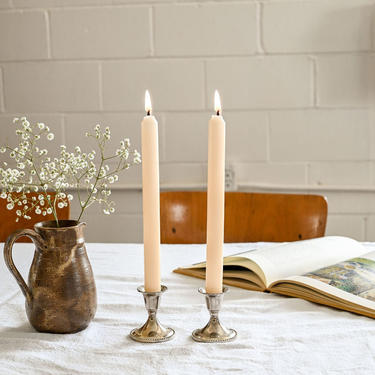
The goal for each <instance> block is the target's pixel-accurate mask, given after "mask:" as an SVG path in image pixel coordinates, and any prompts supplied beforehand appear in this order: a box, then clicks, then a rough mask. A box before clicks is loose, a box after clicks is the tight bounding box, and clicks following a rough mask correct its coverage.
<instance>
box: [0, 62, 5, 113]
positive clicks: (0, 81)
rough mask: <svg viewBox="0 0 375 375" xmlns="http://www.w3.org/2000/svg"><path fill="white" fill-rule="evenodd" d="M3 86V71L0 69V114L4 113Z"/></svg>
mask: <svg viewBox="0 0 375 375" xmlns="http://www.w3.org/2000/svg"><path fill="white" fill-rule="evenodd" d="M3 93H4V84H3V70H2V69H1V68H0V112H4V109H5V108H4V95H3Z"/></svg>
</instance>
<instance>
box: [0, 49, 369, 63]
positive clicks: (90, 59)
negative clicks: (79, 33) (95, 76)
mask: <svg viewBox="0 0 375 375" xmlns="http://www.w3.org/2000/svg"><path fill="white" fill-rule="evenodd" d="M311 53H314V56H315V57H323V56H342V57H346V56H348V55H350V56H368V57H372V56H375V53H374V51H362V52H358V51H357V52H356V51H342V52H311V51H310V52H290V53H270V52H265V53H264V54H260V53H259V52H254V53H244V54H231V55H228V54H226V55H196V56H192V55H165V56H160V55H158V56H124V57H113V56H112V57H105V56H103V57H68V58H51V59H49V60H47V59H45V58H44V59H40V58H35V59H20V60H0V63H5V64H22V63H35V62H40V63H42V62H50V63H53V62H66V63H88V62H98V61H102V62H113V63H121V62H128V61H147V60H151V61H164V60H165V61H179V60H185V61H186V60H188V61H197V60H198V61H199V60H201V59H205V60H207V61H211V60H218V61H220V60H232V59H259V58H267V57H306V58H308V57H310V56H311Z"/></svg>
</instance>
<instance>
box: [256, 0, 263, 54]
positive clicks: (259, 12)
mask: <svg viewBox="0 0 375 375" xmlns="http://www.w3.org/2000/svg"><path fill="white" fill-rule="evenodd" d="M256 33H257V35H256V42H257V52H258V53H259V54H261V55H262V54H265V50H264V41H263V4H262V3H256Z"/></svg>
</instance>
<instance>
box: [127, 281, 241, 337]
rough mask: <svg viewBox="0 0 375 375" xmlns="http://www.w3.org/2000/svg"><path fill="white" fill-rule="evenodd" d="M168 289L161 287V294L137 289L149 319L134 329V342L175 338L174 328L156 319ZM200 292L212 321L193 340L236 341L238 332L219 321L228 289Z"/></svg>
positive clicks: (193, 334)
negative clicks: (162, 298) (161, 300)
mask: <svg viewBox="0 0 375 375" xmlns="http://www.w3.org/2000/svg"><path fill="white" fill-rule="evenodd" d="M167 289H168V288H167V287H166V286H165V285H162V286H161V290H160V292H146V290H145V288H144V286H139V287H138V288H137V290H138V292H140V293H142V294H143V298H144V302H145V306H146V310H147V312H148V319H147V321H146V323H145V324H144V325H143V326H142V327H139V328H136V329H133V330H132V331H131V332H130V337H131V338H132V339H133V340H135V341H139V342H147V343H156V342H164V341H169V340H171V339H172V338H173V337H174V335H175V331H174V330H173V329H172V328H169V327H164V326H163V325H162V324H160V322H159V321H158V319H157V317H156V314H157V311H158V308H159V304H160V298H161V295H162V294H163V293H164V292H165V291H167ZM198 291H199V293H201V294H203V295H204V296H205V299H206V305H207V309H208V311H209V313H210V320H209V321H208V323H207V324H206V325H205V326H204V327H203V328H200V329H196V330H195V331H193V333H192V337H193V339H194V340H195V341H198V342H212V343H214V342H228V341H232V340H234V339H235V338H236V336H237V332H236V331H235V330H234V329H231V328H226V327H225V326H224V325H222V324H221V323H220V320H219V311H220V309H221V304H222V302H223V297H224V293H226V292H227V291H228V288H227V287H224V288H223V291H222V293H207V292H206V291H205V289H203V288H199V289H198Z"/></svg>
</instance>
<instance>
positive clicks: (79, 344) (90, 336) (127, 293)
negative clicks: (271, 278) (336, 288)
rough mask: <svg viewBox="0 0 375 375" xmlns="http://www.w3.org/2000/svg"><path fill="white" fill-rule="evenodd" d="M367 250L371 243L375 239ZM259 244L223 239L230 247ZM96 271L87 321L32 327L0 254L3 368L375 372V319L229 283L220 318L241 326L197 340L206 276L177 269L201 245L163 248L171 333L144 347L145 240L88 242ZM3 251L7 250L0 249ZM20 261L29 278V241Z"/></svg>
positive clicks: (18, 251) (163, 313)
mask: <svg viewBox="0 0 375 375" xmlns="http://www.w3.org/2000/svg"><path fill="white" fill-rule="evenodd" d="M366 246H369V247H372V248H375V246H374V245H371V244H366ZM250 248H254V245H253V244H235V245H233V244H227V245H226V246H225V253H226V254H232V253H236V252H239V251H243V250H245V249H250ZM87 249H88V253H89V257H90V260H91V263H92V266H93V270H94V273H95V277H96V283H97V290H98V310H97V313H96V317H95V319H94V321H93V322H92V323H91V325H90V326H89V327H88V328H87V329H86V330H85V331H82V332H80V333H77V334H73V335H53V334H43V333H38V332H36V331H34V330H33V329H32V328H31V327H30V325H29V323H28V321H27V318H26V314H25V310H24V298H23V295H22V294H21V292H20V290H19V288H18V285H17V284H16V282H15V280H14V279H13V278H12V277H11V275H10V273H9V272H8V270H7V269H6V267H5V265H4V262H3V261H2V260H0V374H4V375H12V374H17V375H19V374H38V375H43V374H54V375H55V374H76V373H81V374H100V375H104V374H111V375H112V374H173V375H178V374H198V373H199V375H204V374H281V375H284V374H309V375H313V374H329V375H334V374H350V375H353V374H374V373H375V321H374V320H372V319H369V318H365V317H361V316H357V315H354V314H351V313H347V312H343V311H338V310H334V309H331V308H328V307H324V306H318V305H315V304H313V303H310V302H307V301H302V300H298V299H294V298H287V297H281V296H277V295H275V294H266V293H259V292H249V291H245V290H241V289H237V288H233V287H231V288H230V292H229V294H227V295H226V296H225V302H224V306H223V311H222V314H221V317H222V320H223V322H224V323H225V324H226V325H227V326H230V327H233V328H235V329H236V330H237V331H238V338H237V340H236V341H234V342H231V343H222V344H202V343H196V342H194V341H193V340H192V339H191V336H190V334H191V332H192V330H193V329H195V328H198V327H201V326H203V325H204V324H205V323H206V322H207V318H208V313H207V310H206V307H205V303H204V299H203V297H202V296H201V295H200V294H199V293H198V292H197V288H198V287H199V286H202V285H203V281H202V280H198V279H193V278H189V277H185V276H182V275H177V274H174V273H172V270H173V269H174V268H175V267H177V266H180V265H185V264H189V263H193V262H197V261H200V260H202V259H203V258H204V254H205V250H204V246H201V245H187V246H186V245H164V246H162V277H163V283H164V284H165V285H167V286H168V288H169V291H168V292H167V293H166V294H164V295H163V298H162V304H161V310H160V312H159V317H160V320H161V321H162V322H163V323H164V324H166V325H170V326H171V327H172V328H174V329H175V331H176V336H175V339H174V340H172V341H170V342H166V343H160V344H141V343H137V342H134V341H132V340H131V339H130V338H129V337H128V333H129V331H130V330H131V329H132V328H134V327H137V326H139V325H140V324H141V323H143V322H144V321H145V318H146V311H145V308H144V304H143V298H142V296H141V295H140V294H139V293H138V292H137V291H136V288H137V286H138V285H140V284H142V283H143V277H142V275H143V252H142V245H138V244H136V245H134V244H88V245H87ZM0 250H2V246H1V245H0ZM14 252H15V256H14V258H15V262H16V264H17V265H18V266H19V269H20V270H22V273H23V275H26V274H27V272H28V269H29V264H30V260H31V256H32V253H33V246H32V245H31V244H17V245H16V246H15V249H14Z"/></svg>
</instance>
